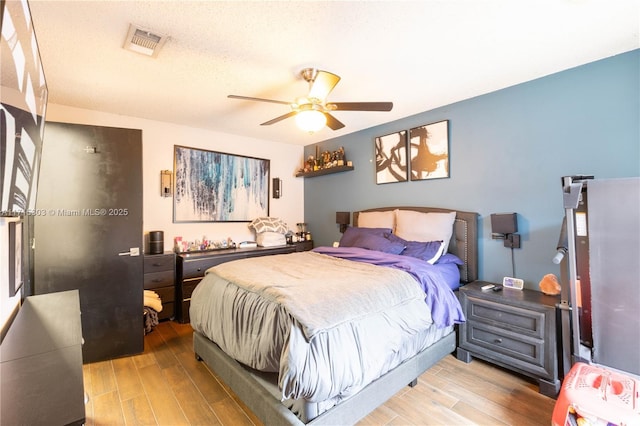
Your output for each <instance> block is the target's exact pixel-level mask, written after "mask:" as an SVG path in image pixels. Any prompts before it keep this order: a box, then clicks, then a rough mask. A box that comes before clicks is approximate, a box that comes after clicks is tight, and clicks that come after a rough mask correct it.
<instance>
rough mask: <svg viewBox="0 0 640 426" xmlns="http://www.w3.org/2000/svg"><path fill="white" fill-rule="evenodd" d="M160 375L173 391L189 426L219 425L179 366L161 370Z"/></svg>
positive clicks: (207, 405) (203, 399) (206, 403)
mask: <svg viewBox="0 0 640 426" xmlns="http://www.w3.org/2000/svg"><path fill="white" fill-rule="evenodd" d="M162 374H163V375H164V377H165V379H166V381H167V383H168V384H169V386H170V387H171V389H172V390H173V394H174V395H175V396H176V399H177V400H178V404H180V407H181V408H182V411H183V412H184V414H185V416H186V417H187V419H188V420H189V424H192V425H212V426H213V425H219V424H220V421H219V420H218V418H217V417H216V416H215V414H214V413H213V410H212V409H211V407H210V406H209V403H208V402H207V401H206V400H205V398H204V396H203V395H202V394H201V393H200V391H198V388H197V387H196V386H195V385H194V383H193V382H192V381H191V380H190V379H189V377H188V376H187V374H186V372H185V371H184V369H183V368H182V366H181V365H174V366H172V367H168V368H165V369H163V370H162Z"/></svg>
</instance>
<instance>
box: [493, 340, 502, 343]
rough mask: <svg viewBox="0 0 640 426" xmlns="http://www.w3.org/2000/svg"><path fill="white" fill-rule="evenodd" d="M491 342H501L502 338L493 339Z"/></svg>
mask: <svg viewBox="0 0 640 426" xmlns="http://www.w3.org/2000/svg"><path fill="white" fill-rule="evenodd" d="M493 343H502V339H493Z"/></svg>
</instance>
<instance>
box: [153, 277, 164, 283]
mask: <svg viewBox="0 0 640 426" xmlns="http://www.w3.org/2000/svg"><path fill="white" fill-rule="evenodd" d="M152 281H153V282H154V283H161V282H162V280H161V279H160V278H154V279H153V280H152Z"/></svg>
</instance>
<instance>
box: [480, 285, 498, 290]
mask: <svg viewBox="0 0 640 426" xmlns="http://www.w3.org/2000/svg"><path fill="white" fill-rule="evenodd" d="M494 287H495V285H494V284H486V285H483V286H482V287H480V288H481V289H482V291H485V290H491V289H492V288H494Z"/></svg>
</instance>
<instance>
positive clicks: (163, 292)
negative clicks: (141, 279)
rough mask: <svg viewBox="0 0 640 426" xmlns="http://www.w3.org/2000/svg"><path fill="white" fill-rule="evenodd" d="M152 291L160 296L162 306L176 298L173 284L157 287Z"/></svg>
mask: <svg viewBox="0 0 640 426" xmlns="http://www.w3.org/2000/svg"><path fill="white" fill-rule="evenodd" d="M153 291H155V292H156V294H157V295H158V296H159V297H160V300H161V301H162V306H164V305H165V304H167V303H172V302H173V301H174V300H175V299H176V289H175V287H173V286H171V287H164V288H157V289H155V290H153ZM163 310H164V308H163Z"/></svg>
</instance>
